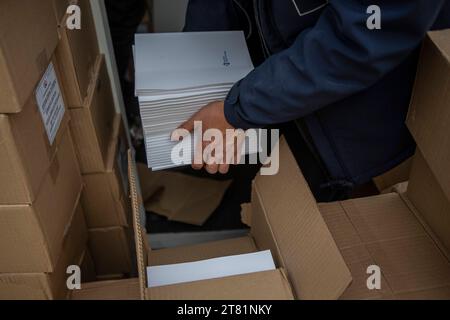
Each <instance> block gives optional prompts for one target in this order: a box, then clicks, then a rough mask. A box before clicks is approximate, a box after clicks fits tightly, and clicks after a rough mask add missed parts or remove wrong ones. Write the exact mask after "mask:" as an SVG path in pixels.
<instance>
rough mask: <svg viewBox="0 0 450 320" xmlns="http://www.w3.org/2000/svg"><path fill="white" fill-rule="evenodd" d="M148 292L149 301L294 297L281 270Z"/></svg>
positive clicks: (286, 298)
mask: <svg viewBox="0 0 450 320" xmlns="http://www.w3.org/2000/svg"><path fill="white" fill-rule="evenodd" d="M217 288H220V290H217ZM147 292H148V296H149V297H150V298H151V299H152V300H293V295H292V291H291V288H290V285H289V282H288V280H287V279H286V276H285V274H284V272H283V270H273V271H266V272H258V273H251V274H246V275H240V276H234V277H226V278H220V279H212V280H205V281H196V282H190V283H183V284H179V285H172V286H165V287H158V288H151V289H147Z"/></svg>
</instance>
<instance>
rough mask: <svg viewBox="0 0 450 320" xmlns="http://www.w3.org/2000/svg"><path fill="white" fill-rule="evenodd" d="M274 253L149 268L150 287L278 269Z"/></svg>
mask: <svg viewBox="0 0 450 320" xmlns="http://www.w3.org/2000/svg"><path fill="white" fill-rule="evenodd" d="M275 269H276V267H275V263H274V261H273V257H272V254H271V252H270V250H267V251H261V252H255V253H249V254H241V255H236V256H230V257H222V258H216V259H209V260H203V261H196V262H188V263H179V264H172V265H165V266H156V267H148V268H147V279H148V287H149V288H154V287H161V286H167V285H173V284H180V283H187V282H194V281H200V280H209V279H217V278H223V277H230V276H237V275H243V274H249V273H254V272H263V271H270V270H275Z"/></svg>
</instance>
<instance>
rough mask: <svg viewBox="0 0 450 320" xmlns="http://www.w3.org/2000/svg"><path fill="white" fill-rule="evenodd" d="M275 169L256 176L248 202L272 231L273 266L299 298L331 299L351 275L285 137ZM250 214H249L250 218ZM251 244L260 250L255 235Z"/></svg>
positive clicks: (337, 296)
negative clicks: (273, 172)
mask: <svg viewBox="0 0 450 320" xmlns="http://www.w3.org/2000/svg"><path fill="white" fill-rule="evenodd" d="M279 151H280V170H279V173H278V174H277V175H275V176H258V177H257V178H256V180H255V183H254V196H257V197H258V198H259V199H253V201H252V203H258V202H259V203H260V204H261V206H260V207H261V208H258V207H255V206H254V208H253V209H254V210H258V209H259V210H261V209H262V211H263V214H264V215H265V217H266V219H267V221H268V224H269V228H270V231H271V233H272V236H273V239H274V242H275V246H276V249H277V251H278V252H277V253H273V254H274V255H275V256H278V257H279V259H280V260H281V261H278V262H279V264H280V265H281V266H282V267H283V268H285V269H286V270H287V273H288V276H289V278H290V280H291V283H292V286H293V289H294V291H295V294H296V296H297V298H299V299H306V300H308V299H337V298H339V297H340V296H341V294H342V293H343V292H344V291H345V289H346V288H347V287H348V285H349V284H350V282H351V280H352V278H351V274H350V271H349V269H348V268H347V266H346V264H345V262H344V260H343V258H342V256H341V254H340V252H339V250H338V248H337V246H336V243H335V242H334V240H333V237H332V236H331V234H330V231H329V230H328V228H327V226H326V224H325V222H324V220H323V218H322V216H321V214H320V212H319V209H318V206H317V203H316V201H315V199H314V197H313V195H312V194H311V191H310V189H309V187H308V184H307V183H306V181H305V179H304V177H303V175H302V173H301V171H300V168H299V167H298V165H297V162H296V161H295V159H294V156H293V155H292V153H291V151H290V149H289V146H288V144H287V142H286V140H285V139H282V140H280V144H279ZM254 217H255V216H254ZM253 235H254V238H255V242H256V245H257V246H258V247H259V249H260V250H264V249H266V248H261V246H260V243H259V241H258V240H259V239H258V234H257V233H254V234H253Z"/></svg>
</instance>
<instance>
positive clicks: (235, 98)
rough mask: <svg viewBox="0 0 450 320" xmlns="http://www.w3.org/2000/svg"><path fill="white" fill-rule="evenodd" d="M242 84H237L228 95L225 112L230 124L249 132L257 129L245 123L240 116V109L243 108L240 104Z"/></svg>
mask: <svg viewBox="0 0 450 320" xmlns="http://www.w3.org/2000/svg"><path fill="white" fill-rule="evenodd" d="M240 84H241V82H240V81H239V82H238V83H236V84H235V85H234V86H233V88H231V90H230V92H229V93H228V96H227V98H226V99H225V102H224V107H225V109H224V112H225V118H226V119H227V121H228V123H229V124H231V125H232V126H233V127H234V128H236V129H243V130H247V129H250V128H255V125H253V124H251V123H249V122H247V121H245V120H244V119H243V118H242V117H241V116H240V114H239V109H240V108H241V106H240V103H239V94H240V90H239V87H240Z"/></svg>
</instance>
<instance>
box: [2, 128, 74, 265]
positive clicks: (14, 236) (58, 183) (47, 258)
mask: <svg viewBox="0 0 450 320" xmlns="http://www.w3.org/2000/svg"><path fill="white" fill-rule="evenodd" d="M81 189H82V180H81V175H80V171H79V168H78V164H77V162H76V158H75V151H74V148H73V143H72V139H71V137H70V132H69V130H66V133H65V134H64V136H63V138H62V140H61V143H60V145H59V147H58V151H57V152H56V155H55V158H54V159H53V161H52V164H51V166H50V168H49V170H48V171H47V174H46V175H45V177H44V179H43V182H42V184H41V187H40V190H39V193H38V195H37V198H36V200H35V201H34V202H33V204H23V205H0V257H1V258H0V272H1V273H11V272H14V273H38V272H53V271H54V270H55V265H56V263H57V261H58V258H59V255H60V254H61V247H62V243H63V239H64V234H65V232H66V228H67V226H68V225H69V221H70V219H71V217H72V214H73V210H74V208H75V204H77V203H78V200H79V198H80V195H81Z"/></svg>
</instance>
